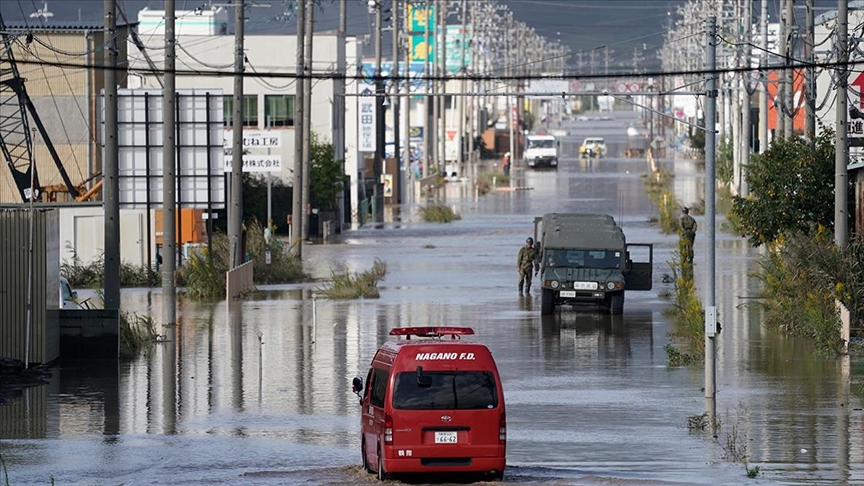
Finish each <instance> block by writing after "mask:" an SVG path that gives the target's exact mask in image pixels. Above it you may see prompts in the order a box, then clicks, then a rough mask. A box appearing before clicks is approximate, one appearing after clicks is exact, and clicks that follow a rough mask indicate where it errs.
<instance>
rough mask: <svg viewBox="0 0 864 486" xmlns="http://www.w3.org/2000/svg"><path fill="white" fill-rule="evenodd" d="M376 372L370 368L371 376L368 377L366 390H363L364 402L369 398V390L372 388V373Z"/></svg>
mask: <svg viewBox="0 0 864 486" xmlns="http://www.w3.org/2000/svg"><path fill="white" fill-rule="evenodd" d="M374 371H375V370H374V369H372V368H369V374H368V375H366V389H364V390H363V399H364V400H365V399H366V398H368V397H369V390H370V389H371V388H372V373H373V372H374Z"/></svg>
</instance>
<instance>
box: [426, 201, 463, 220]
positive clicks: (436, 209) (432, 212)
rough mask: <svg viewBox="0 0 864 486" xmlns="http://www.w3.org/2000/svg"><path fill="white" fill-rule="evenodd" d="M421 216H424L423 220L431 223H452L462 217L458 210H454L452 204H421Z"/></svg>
mask: <svg viewBox="0 0 864 486" xmlns="http://www.w3.org/2000/svg"><path fill="white" fill-rule="evenodd" d="M420 216H421V217H422V218H423V221H426V222H430V223H450V222H452V221H456V220H457V219H462V217H461V216H459V214H458V213H456V211H453V209H452V208H451V207H450V206H447V205H444V204H430V205H428V206H425V207H423V206H421V207H420Z"/></svg>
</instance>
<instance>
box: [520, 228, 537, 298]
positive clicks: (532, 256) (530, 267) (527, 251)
mask: <svg viewBox="0 0 864 486" xmlns="http://www.w3.org/2000/svg"><path fill="white" fill-rule="evenodd" d="M536 259H537V251H536V250H535V249H534V238H531V237H529V238H528V239H527V240H525V246H523V247H522V248H520V249H519V257H518V258H517V259H516V270H517V271H518V272H519V294H520V295H521V294H522V289H523V288H524V289H525V293H526V294H529V293H531V272H532V271H534V265H535V261H536Z"/></svg>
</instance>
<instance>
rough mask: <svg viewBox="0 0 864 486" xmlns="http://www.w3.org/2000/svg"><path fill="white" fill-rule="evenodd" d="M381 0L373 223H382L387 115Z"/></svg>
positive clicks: (378, 6)
mask: <svg viewBox="0 0 864 486" xmlns="http://www.w3.org/2000/svg"><path fill="white" fill-rule="evenodd" d="M381 1H382V0H378V3H377V4H376V5H375V94H376V97H375V125H376V126H375V160H374V168H373V170H372V173H373V175H374V178H375V182H374V184H375V190H374V191H373V197H374V208H375V213H374V218H375V221H377V222H381V221H384V194H382V193H383V188H382V187H381V174H382V173H383V167H382V166H383V165H384V144H385V143H386V142H387V140H386V137H385V134H384V130H385V127H386V125H385V120H384V116H385V115H386V113H387V110H386V109H385V106H384V78H383V76H382V75H381V42H382V40H383V29H382V25H381V23H382V21H383V15H382V10H383V5H381Z"/></svg>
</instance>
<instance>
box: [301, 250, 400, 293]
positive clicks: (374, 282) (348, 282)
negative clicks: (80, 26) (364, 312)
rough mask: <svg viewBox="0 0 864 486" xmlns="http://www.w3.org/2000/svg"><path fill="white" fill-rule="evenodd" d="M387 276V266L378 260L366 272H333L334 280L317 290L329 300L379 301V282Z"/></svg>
mask: <svg viewBox="0 0 864 486" xmlns="http://www.w3.org/2000/svg"><path fill="white" fill-rule="evenodd" d="M386 274H387V264H386V263H384V262H383V261H381V260H379V259H377V258H376V259H375V262H374V263H373V264H372V268H370V269H369V270H366V271H364V272H360V273H351V272H349V271H347V270H346V271H345V272H344V273H341V274H338V273H336V272H331V275H332V280H331V281H330V282H327V283H326V284H324V286H323V287H321V288H319V289H317V290H318V291H319V292H320V293H321V294H322V295H324V296H325V297H327V298H328V299H334V300H349V299H360V298H364V299H377V298H378V297H380V294H379V293H378V281H379V280H382V279H383V278H384V276H385V275H386Z"/></svg>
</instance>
